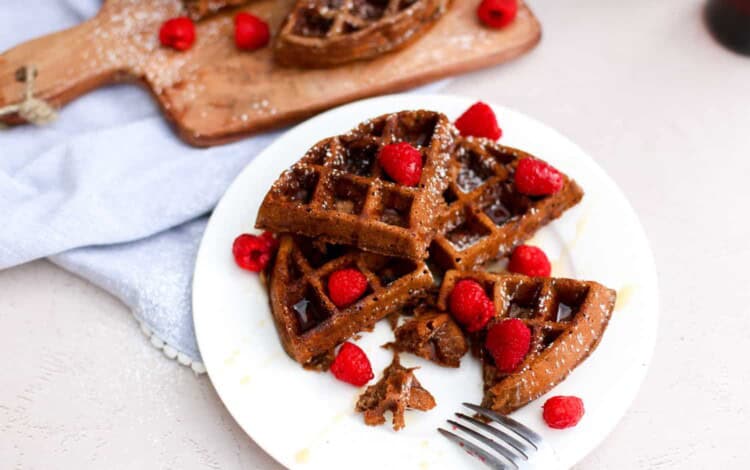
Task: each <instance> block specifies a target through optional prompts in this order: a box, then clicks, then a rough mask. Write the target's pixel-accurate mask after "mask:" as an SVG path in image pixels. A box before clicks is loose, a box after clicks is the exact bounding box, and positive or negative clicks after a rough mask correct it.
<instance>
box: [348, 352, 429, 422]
mask: <svg viewBox="0 0 750 470" xmlns="http://www.w3.org/2000/svg"><path fill="white" fill-rule="evenodd" d="M414 369H415V368H412V369H407V368H406V367H404V366H402V365H401V362H400V361H399V357H398V354H395V355H394V357H393V362H391V365H389V366H388V367H387V368H386V369H385V370H384V371H383V377H382V378H381V379H380V380H379V381H378V382H377V383H376V384H375V385H370V386H369V387H367V390H365V391H364V393H363V394H362V395H360V397H359V400H357V406H356V410H357V411H358V412H361V413H364V415H365V423H366V424H368V425H370V426H378V425H380V424H384V423H385V412H386V411H390V412H391V413H393V429H394V430H395V431H398V430H400V429H402V428H403V427H404V426H405V425H406V422H405V421H404V412H405V411H406V410H420V411H427V410H431V409H433V408H435V405H436V403H435V398H433V396H432V395H431V394H430V392H428V391H427V390H425V388H424V387H422V385H421V384H420V383H419V380H417V378H416V377H415V376H414Z"/></svg>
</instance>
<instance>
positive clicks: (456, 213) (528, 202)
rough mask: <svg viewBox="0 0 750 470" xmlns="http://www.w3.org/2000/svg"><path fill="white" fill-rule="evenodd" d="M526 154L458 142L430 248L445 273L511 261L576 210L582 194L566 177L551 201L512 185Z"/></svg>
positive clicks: (480, 142) (486, 144)
mask: <svg viewBox="0 0 750 470" xmlns="http://www.w3.org/2000/svg"><path fill="white" fill-rule="evenodd" d="M527 157H531V155H529V154H528V153H526V152H523V151H521V150H518V149H514V148H511V147H506V146H503V145H500V144H498V143H496V142H493V141H490V140H488V139H478V138H473V137H468V138H459V139H458V140H457V144H456V149H455V152H454V155H453V158H452V159H451V162H450V165H449V169H448V179H449V180H450V183H449V184H448V188H447V189H446V190H445V192H444V193H443V202H444V203H445V204H446V206H447V210H445V211H444V212H443V213H442V215H441V220H440V222H439V226H440V227H439V229H438V235H437V236H435V239H434V240H433V241H432V245H431V246H430V255H431V259H432V261H434V262H435V263H436V264H438V265H439V266H441V267H442V268H443V269H446V270H448V269H475V268H477V267H479V266H481V265H482V264H484V263H486V262H488V261H493V260H496V259H499V258H503V257H505V256H508V255H510V253H511V251H512V250H513V248H515V247H516V246H517V245H520V244H521V243H523V242H524V241H526V240H528V239H529V238H531V237H532V236H533V235H534V234H535V233H536V232H537V231H538V230H539V229H540V228H542V227H543V226H545V225H547V224H548V223H549V222H551V221H553V220H554V219H556V218H558V217H560V216H561V215H562V213H563V212H565V211H566V210H567V209H569V208H570V207H573V206H574V205H576V204H578V202H579V201H580V200H581V198H582V197H583V190H582V189H581V188H580V186H578V185H577V184H576V182H575V181H573V180H572V179H570V178H569V177H568V176H566V175H564V174H563V175H562V180H563V186H562V188H561V189H560V190H559V191H557V192H556V193H554V194H551V195H548V196H527V195H524V194H522V193H520V192H519V191H518V189H517V188H516V186H515V184H514V176H515V169H516V166H517V165H518V162H519V161H521V160H523V159H524V158H527Z"/></svg>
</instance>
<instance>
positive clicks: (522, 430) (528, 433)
mask: <svg viewBox="0 0 750 470" xmlns="http://www.w3.org/2000/svg"><path fill="white" fill-rule="evenodd" d="M463 405H464V406H465V407H466V408H469V409H470V410H472V411H476V412H477V413H479V414H480V415H482V416H484V417H486V418H489V419H491V420H492V421H495V422H497V423H500V424H502V425H504V426H505V427H507V428H508V429H510V430H512V431H513V432H515V433H516V434H518V435H519V436H521V437H523V438H524V439H526V440H527V441H528V442H529V443H530V444H531V445H532V446H534V448H535V449H539V446H541V445H542V436H540V435H539V434H537V433H535V432H534V431H532V430H531V429H529V428H528V427H526V426H524V425H523V424H521V423H519V422H518V421H516V420H515V419H511V418H508V417H507V416H503V415H501V414H500V413H495V412H494V411H492V410H488V409H487V408H482V407H481V406H477V405H472V404H471V403H464V404H463Z"/></svg>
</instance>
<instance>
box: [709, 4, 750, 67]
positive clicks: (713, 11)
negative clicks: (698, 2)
mask: <svg viewBox="0 0 750 470" xmlns="http://www.w3.org/2000/svg"><path fill="white" fill-rule="evenodd" d="M706 22H707V23H708V27H709V28H710V29H711V32H712V33H713V35H714V37H716V39H718V40H719V42H721V43H722V44H724V45H725V46H727V47H728V48H730V49H732V50H734V51H736V52H739V53H741V54H747V55H750V0H709V2H708V5H706Z"/></svg>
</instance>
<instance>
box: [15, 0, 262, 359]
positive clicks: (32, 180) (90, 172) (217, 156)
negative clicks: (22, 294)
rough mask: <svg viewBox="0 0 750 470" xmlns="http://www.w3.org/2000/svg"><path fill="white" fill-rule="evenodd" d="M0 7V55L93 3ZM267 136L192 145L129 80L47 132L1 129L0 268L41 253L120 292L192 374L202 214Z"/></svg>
mask: <svg viewBox="0 0 750 470" xmlns="http://www.w3.org/2000/svg"><path fill="white" fill-rule="evenodd" d="M0 3H1V4H0V50H6V49H9V48H10V47H12V46H14V45H15V44H17V43H20V42H22V41H25V40H27V39H31V38H33V37H36V36H40V35H42V34H46V33H49V32H52V31H55V30H59V29H62V28H66V27H69V26H73V25H75V24H77V23H79V22H81V21H82V20H84V19H86V18H87V17H89V16H91V15H93V14H95V13H96V12H97V11H98V9H99V8H100V6H101V0H67V1H63V0H61V1H50V0H26V1H20V0H19V1H15V0H13V1H11V0H6V1H2V2H0ZM276 135H277V133H271V134H266V135H263V136H260V137H254V138H250V139H246V140H243V141H241V142H238V143H235V144H231V145H226V146H222V147H215V148H211V149H205V150H199V149H195V148H191V147H189V146H187V145H185V144H183V143H182V142H180V141H179V140H178V139H177V138H176V137H175V135H174V133H173V132H172V131H171V129H169V127H168V125H167V124H165V122H164V120H163V119H162V118H161V116H160V115H159V111H158V109H157V108H156V106H155V105H154V103H153V102H152V100H151V97H150V96H149V95H148V94H147V93H146V92H145V91H143V90H140V89H139V88H138V87H134V86H128V85H124V86H117V87H110V88H108V89H104V90H100V91H97V92H95V93H93V94H91V95H88V96H86V97H84V98H82V99H80V100H78V101H75V102H74V103H72V104H71V105H69V106H68V107H66V108H64V109H63V110H62V111H61V113H60V117H59V119H58V121H57V122H55V123H54V124H52V125H50V126H48V127H43V128H35V127H32V126H24V127H18V128H12V129H9V130H0V215H2V217H0V220H1V221H2V222H0V223H2V228H1V229H0V269H3V268H8V267H11V266H15V265H18V264H21V263H25V262H27V261H31V260H34V259H38V258H44V257H50V260H51V261H53V262H54V263H56V264H58V265H60V266H62V267H64V268H65V269H68V270H70V271H72V272H74V273H77V274H79V275H81V276H82V277H84V278H86V279H88V280H90V281H92V282H93V283H95V284H97V285H99V286H101V287H103V288H104V289H106V290H108V291H109V292H111V293H113V294H114V295H116V296H117V297H119V298H120V299H122V301H123V302H125V304H127V305H128V306H129V307H130V308H131V309H132V310H133V313H134V314H135V316H136V318H137V319H138V320H139V322H141V324H142V328H143V330H144V331H145V332H146V333H147V334H149V336H152V342H153V343H154V344H155V345H156V346H158V347H160V348H162V349H163V350H164V351H165V353H167V355H168V356H170V357H174V358H176V359H178V360H180V362H182V363H183V364H186V365H189V364H193V362H195V363H196V364H195V365H194V368H196V369H197V370H200V367H201V366H200V364H199V363H198V362H199V361H200V354H199V352H198V347H197V345H196V342H195V335H194V332H193V321H192V315H191V308H190V306H191V302H190V283H191V278H192V271H193V264H194V259H195V253H196V250H197V248H198V244H199V242H200V237H201V234H202V233H203V229H204V227H205V224H206V215H207V214H208V212H209V211H210V210H211V209H212V208H213V207H214V205H215V204H216V202H217V201H218V199H219V198H220V197H221V195H222V194H223V193H224V190H225V189H226V187H227V185H228V184H229V183H230V182H231V181H232V179H233V178H234V177H235V176H236V175H237V173H238V172H239V171H240V170H241V169H242V168H243V167H244V166H245V165H246V164H247V163H248V162H249V161H250V160H251V159H252V158H253V157H254V156H255V155H257V154H258V152H259V151H260V150H262V149H263V148H264V147H265V146H266V145H267V144H268V143H269V142H271V141H272V140H273V139H274V138H275V136H276Z"/></svg>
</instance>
